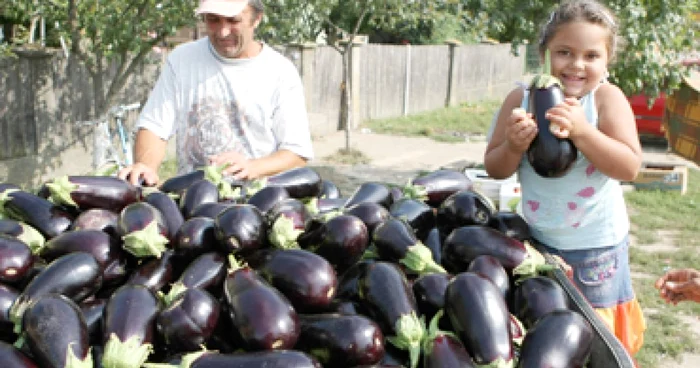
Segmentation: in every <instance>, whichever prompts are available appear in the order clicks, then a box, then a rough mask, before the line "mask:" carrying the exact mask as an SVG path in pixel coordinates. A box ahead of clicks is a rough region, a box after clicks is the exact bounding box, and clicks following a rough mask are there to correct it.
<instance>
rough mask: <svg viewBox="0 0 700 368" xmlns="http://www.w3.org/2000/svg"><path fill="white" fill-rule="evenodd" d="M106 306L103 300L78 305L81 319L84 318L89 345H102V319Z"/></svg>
mask: <svg viewBox="0 0 700 368" xmlns="http://www.w3.org/2000/svg"><path fill="white" fill-rule="evenodd" d="M106 305H107V299H105V298H96V299H90V300H86V301H84V302H82V303H80V305H79V307H80V311H81V312H82V314H83V318H85V325H86V326H87V332H88V336H89V339H90V345H101V344H102V322H103V319H102V317H103V316H104V311H105V306H106Z"/></svg>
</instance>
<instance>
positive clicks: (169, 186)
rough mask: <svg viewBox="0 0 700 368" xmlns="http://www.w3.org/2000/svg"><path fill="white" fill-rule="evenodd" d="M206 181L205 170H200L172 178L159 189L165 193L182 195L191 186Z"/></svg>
mask: <svg viewBox="0 0 700 368" xmlns="http://www.w3.org/2000/svg"><path fill="white" fill-rule="evenodd" d="M202 179H204V170H201V169H198V170H194V171H190V172H188V173H184V174H179V175H176V176H172V177H170V178H168V179H166V180H165V181H163V183H162V184H161V185H160V186H159V187H158V189H160V191H162V192H165V193H173V194H182V193H183V192H184V191H185V190H187V188H189V186H190V185H192V184H194V183H196V182H198V181H200V180H202Z"/></svg>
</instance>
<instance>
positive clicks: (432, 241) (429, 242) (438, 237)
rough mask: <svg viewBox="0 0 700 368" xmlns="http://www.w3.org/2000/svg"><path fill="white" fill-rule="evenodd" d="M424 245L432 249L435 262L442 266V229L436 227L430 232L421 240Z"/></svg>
mask: <svg viewBox="0 0 700 368" xmlns="http://www.w3.org/2000/svg"><path fill="white" fill-rule="evenodd" d="M419 239H420V241H421V242H423V245H425V246H426V247H428V249H430V253H432V254H433V260H435V262H436V263H437V264H442V240H443V237H442V234H440V229H439V228H438V227H434V228H432V229H430V231H428V233H427V234H425V236H424V237H423V238H419Z"/></svg>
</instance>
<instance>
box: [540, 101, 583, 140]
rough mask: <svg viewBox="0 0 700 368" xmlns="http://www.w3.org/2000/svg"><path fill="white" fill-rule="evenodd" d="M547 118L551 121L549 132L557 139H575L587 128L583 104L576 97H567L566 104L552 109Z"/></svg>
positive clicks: (563, 103)
mask: <svg viewBox="0 0 700 368" xmlns="http://www.w3.org/2000/svg"><path fill="white" fill-rule="evenodd" d="M545 117H546V118H547V119H548V120H549V122H550V126H549V130H550V131H551V132H552V134H554V136H556V137H557V138H573V137H575V136H576V135H577V134H578V133H580V130H581V129H577V128H579V127H582V126H586V113H585V112H584V111H583V107H581V102H579V100H578V99H577V98H575V97H567V98H565V99H564V102H562V103H560V104H558V105H556V106H554V107H552V108H551V109H549V111H547V114H546V115H545Z"/></svg>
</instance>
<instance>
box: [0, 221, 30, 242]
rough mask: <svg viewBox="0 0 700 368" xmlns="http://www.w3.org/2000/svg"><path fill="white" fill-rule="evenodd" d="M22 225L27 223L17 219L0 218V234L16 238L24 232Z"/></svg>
mask: <svg viewBox="0 0 700 368" xmlns="http://www.w3.org/2000/svg"><path fill="white" fill-rule="evenodd" d="M24 226H27V225H26V224H22V223H21V222H19V221H17V220H11V219H4V218H0V234H4V235H9V236H12V237H13V238H16V237H18V236H20V235H22V234H23V233H24V231H25V230H24Z"/></svg>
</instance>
